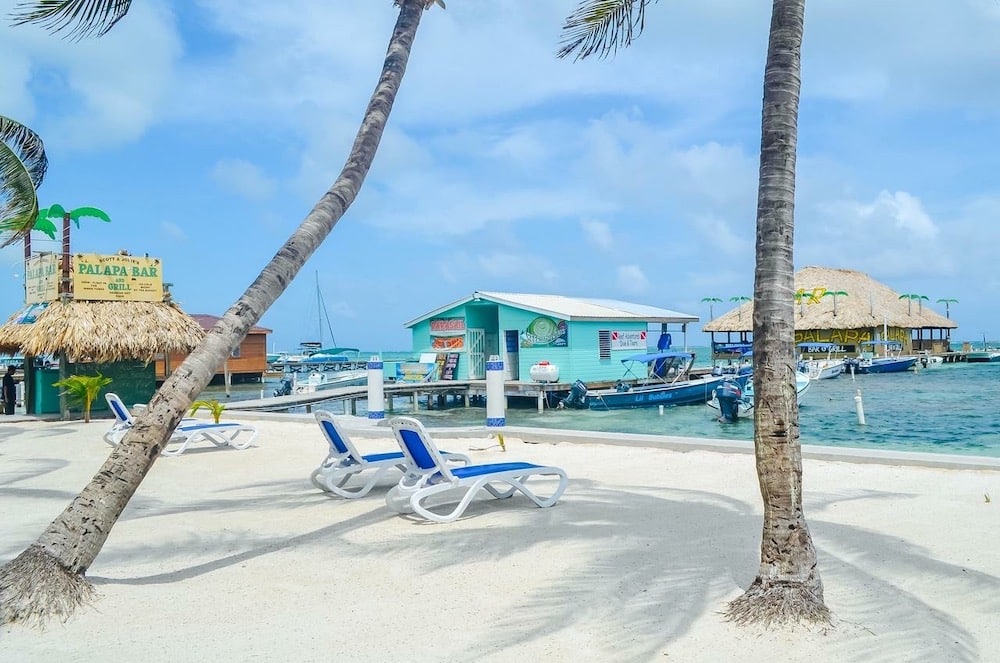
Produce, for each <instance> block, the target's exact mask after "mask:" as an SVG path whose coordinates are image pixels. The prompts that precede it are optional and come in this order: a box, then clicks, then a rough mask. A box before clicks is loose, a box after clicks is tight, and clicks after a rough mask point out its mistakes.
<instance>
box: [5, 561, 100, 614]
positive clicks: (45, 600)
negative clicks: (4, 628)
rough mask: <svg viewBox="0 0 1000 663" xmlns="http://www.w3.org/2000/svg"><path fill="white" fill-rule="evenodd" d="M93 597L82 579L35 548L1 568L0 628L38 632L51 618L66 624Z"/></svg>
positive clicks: (87, 584) (92, 593)
mask: <svg viewBox="0 0 1000 663" xmlns="http://www.w3.org/2000/svg"><path fill="white" fill-rule="evenodd" d="M95 596H96V593H95V591H94V588H93V586H91V584H90V583H89V582H87V580H86V579H85V578H84V577H83V576H82V575H78V574H76V573H71V572H69V571H67V570H66V569H65V568H63V566H62V565H61V564H59V562H58V561H56V559H55V558H53V557H52V556H51V555H49V554H47V553H46V552H45V551H44V550H43V549H42V547H41V546H38V545H32V546H30V547H28V548H27V549H26V550H25V551H24V552H22V553H21V554H20V555H18V556H17V557H15V558H14V559H12V560H10V561H9V562H7V563H6V564H4V565H3V566H2V567H0V624H15V623H20V624H24V625H25V626H37V627H39V628H41V627H43V626H44V625H45V622H47V621H48V620H50V619H53V618H55V619H59V620H60V621H65V620H66V619H68V618H69V616H70V615H71V614H73V611H74V610H76V609H77V608H78V607H80V606H81V605H85V604H88V603H90V602H92V601H93V600H94V598H95Z"/></svg>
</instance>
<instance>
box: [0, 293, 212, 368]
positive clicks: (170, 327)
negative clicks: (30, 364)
mask: <svg viewBox="0 0 1000 663" xmlns="http://www.w3.org/2000/svg"><path fill="white" fill-rule="evenodd" d="M18 316H19V313H18V314H15V315H13V316H11V318H10V319H9V320H8V321H7V322H6V323H5V324H4V325H3V326H2V327H0V353H5V354H13V353H15V352H21V353H23V354H25V355H31V356H39V355H45V354H51V353H55V352H62V351H65V352H66V353H67V354H68V355H69V357H70V359H71V360H78V359H83V358H89V359H93V360H94V361H118V360H120V359H141V360H145V361H151V360H152V359H153V358H154V357H155V355H156V354H157V353H161V352H190V351H191V350H193V349H194V348H195V347H196V346H197V345H198V343H199V342H200V341H201V339H202V338H203V337H204V336H205V332H204V331H203V330H202V328H201V326H200V325H199V324H198V322H197V321H195V320H194V319H193V318H191V317H190V316H188V315H187V314H185V313H184V311H182V310H181V309H180V308H178V307H177V306H176V305H175V304H172V303H168V302H163V303H160V302H94V301H65V302H64V301H56V302H52V303H50V304H49V305H48V307H47V308H46V309H45V310H44V311H42V312H41V313H40V314H39V315H38V317H37V319H36V320H35V322H34V323H32V324H18V323H17V322H16V319H17V318H18Z"/></svg>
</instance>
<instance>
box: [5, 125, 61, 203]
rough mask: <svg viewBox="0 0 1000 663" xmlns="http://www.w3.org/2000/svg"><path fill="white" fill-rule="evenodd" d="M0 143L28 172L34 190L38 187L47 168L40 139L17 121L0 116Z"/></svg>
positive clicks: (46, 158) (47, 163) (47, 164)
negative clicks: (15, 156) (5, 146)
mask: <svg viewBox="0 0 1000 663" xmlns="http://www.w3.org/2000/svg"><path fill="white" fill-rule="evenodd" d="M0 142H2V143H6V145H7V146H8V147H9V148H10V149H11V150H13V151H14V154H16V155H17V158H18V159H20V160H21V163H23V164H24V168H25V169H26V170H27V171H28V175H29V176H30V177H31V181H32V182H33V183H34V185H35V188H36V189H37V188H38V187H40V186H41V185H42V180H44V179H45V173H46V171H48V168H49V159H48V157H46V156H45V145H44V143H42V138H41V137H40V136H39V135H38V134H36V133H35V132H34V131H32V130H31V129H29V128H28V127H26V126H24V125H23V124H21V123H20V122H18V121H17V120H12V119H10V118H9V117H4V116H3V115H0Z"/></svg>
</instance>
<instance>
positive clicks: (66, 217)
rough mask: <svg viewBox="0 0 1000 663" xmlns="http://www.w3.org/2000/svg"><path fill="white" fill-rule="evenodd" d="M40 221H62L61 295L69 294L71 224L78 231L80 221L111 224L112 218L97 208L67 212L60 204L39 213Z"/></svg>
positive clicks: (80, 208) (78, 208)
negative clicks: (99, 221)
mask: <svg viewBox="0 0 1000 663" xmlns="http://www.w3.org/2000/svg"><path fill="white" fill-rule="evenodd" d="M38 218H39V220H43V219H62V281H61V282H60V284H59V292H60V294H69V283H70V277H69V272H70V269H69V258H70V250H69V230H70V226H69V223H70V221H72V222H73V223H74V224H75V225H76V227H77V229H78V230H79V228H80V219H83V218H93V219H100V220H101V221H104V222H105V223H110V222H111V218H110V217H109V216H108V215H107V213H106V212H104V211H103V210H99V209H97V208H96V207H77V208H76V209H74V210H70V211H67V210H65V209H63V206H62V205H60V204H59V203H56V204H55V205H50V206H49V207H46V208H44V209H41V210H39V212H38ZM36 227H37V223H36Z"/></svg>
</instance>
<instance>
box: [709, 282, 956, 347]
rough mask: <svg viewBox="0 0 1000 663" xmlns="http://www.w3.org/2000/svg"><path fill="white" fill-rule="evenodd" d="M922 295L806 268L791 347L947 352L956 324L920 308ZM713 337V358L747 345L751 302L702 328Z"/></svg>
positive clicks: (797, 292)
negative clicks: (875, 346) (893, 346)
mask: <svg viewBox="0 0 1000 663" xmlns="http://www.w3.org/2000/svg"><path fill="white" fill-rule="evenodd" d="M924 300H928V301H929V298H928V297H926V296H923V295H914V294H900V293H897V292H895V291H894V290H892V289H891V288H889V287H888V286H886V285H884V284H882V283H879V282H878V281H876V280H874V279H873V278H871V277H870V276H868V275H867V274H865V273H864V272H858V271H854V270H850V269H830V268H827V267H804V268H803V269H801V270H799V271H798V272H796V274H795V342H796V343H797V344H798V343H807V342H812V343H833V344H835V345H836V346H838V348H839V352H840V353H843V354H851V353H856V352H859V351H860V349H861V348H860V347H859V346H860V343H861V342H862V341H874V340H886V341H898V342H899V343H900V344H901V345H902V348H903V352H904V353H913V352H918V351H921V350H926V351H929V352H932V353H941V352H948V351H950V339H951V330H952V329H956V328H957V327H958V325H957V324H956V323H955V322H954V321H952V320H950V319H949V318H946V317H944V316H942V315H940V314H939V313H937V312H935V311H932V310H931V309H930V308H929V307H928V306H925V305H924V303H923V302H924ZM702 330H703V331H706V332H710V333H711V335H712V352H713V356H714V357H715V358H719V357H721V356H724V355H725V353H724V350H725V348H726V346H730V347H732V346H737V345H739V344H741V343H742V344H746V343H749V342H750V341H751V337H752V333H753V302H752V301H750V302H746V303H744V304H743V305H741V306H739V307H737V308H735V309H733V310H732V311H729V312H728V313H725V314H724V315H720V316H718V317H717V318H715V319H714V320H711V321H709V322H708V323H707V324H705V326H704V327H702Z"/></svg>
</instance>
